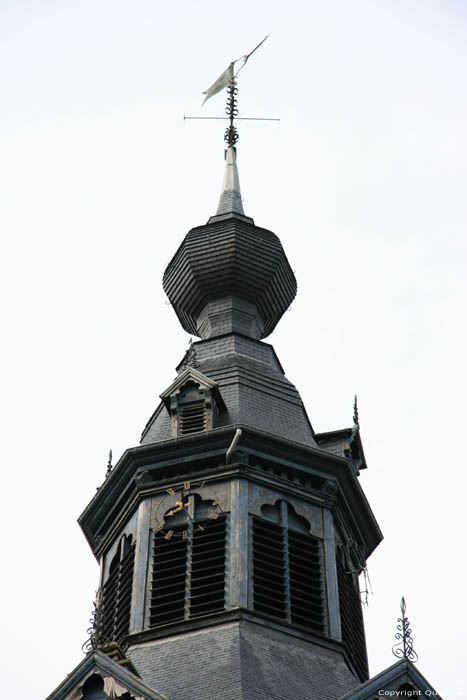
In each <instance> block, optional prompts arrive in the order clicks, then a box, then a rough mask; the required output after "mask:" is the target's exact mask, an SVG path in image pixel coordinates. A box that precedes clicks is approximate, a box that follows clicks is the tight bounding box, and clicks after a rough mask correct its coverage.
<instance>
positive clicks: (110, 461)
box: [105, 450, 113, 476]
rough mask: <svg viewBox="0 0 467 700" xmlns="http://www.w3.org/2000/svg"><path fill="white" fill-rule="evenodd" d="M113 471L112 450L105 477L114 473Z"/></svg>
mask: <svg viewBox="0 0 467 700" xmlns="http://www.w3.org/2000/svg"><path fill="white" fill-rule="evenodd" d="M112 469H113V465H112V450H109V459H108V461H107V471H106V472H105V475H106V476H109V474H110V472H111V471H112Z"/></svg>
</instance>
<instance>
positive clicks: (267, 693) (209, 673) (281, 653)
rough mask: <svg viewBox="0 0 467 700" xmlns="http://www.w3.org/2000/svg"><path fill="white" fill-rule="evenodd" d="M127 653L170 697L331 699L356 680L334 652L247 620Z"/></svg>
mask: <svg viewBox="0 0 467 700" xmlns="http://www.w3.org/2000/svg"><path fill="white" fill-rule="evenodd" d="M127 654H128V656H129V658H130V659H131V660H132V662H133V663H134V665H135V667H136V668H137V669H138V672H139V673H140V675H141V677H142V678H143V679H144V681H145V682H146V683H148V684H149V685H151V686H153V687H156V688H158V689H159V690H160V692H163V693H165V694H166V695H168V696H169V697H170V698H171V700H207V698H209V700H218V699H219V700H220V699H221V698H222V700H298V699H300V698H306V700H337V698H339V697H340V696H341V695H342V694H343V693H345V692H347V691H349V690H350V689H352V688H355V687H356V686H357V685H358V684H359V681H358V680H357V679H356V678H355V676H353V674H352V673H351V671H350V670H349V669H348V667H347V666H346V664H345V662H344V660H343V659H342V657H341V656H340V654H338V653H337V652H335V651H333V650H331V649H326V648H324V647H318V646H316V645H314V644H310V643H309V642H305V641H303V640H300V639H291V638H290V637H289V635H287V634H284V633H281V632H276V631H274V630H270V629H268V628H265V627H263V626H261V625H255V624H253V623H250V622H247V621H241V622H235V623H231V624H228V625H224V626H222V627H217V628H212V627H211V628H209V629H208V630H199V631H197V632H192V633H189V634H185V635H179V636H177V637H169V638H166V639H162V640H159V641H157V642H155V641H153V642H147V643H145V644H141V645H139V646H135V647H131V648H130V649H129V650H128V652H127Z"/></svg>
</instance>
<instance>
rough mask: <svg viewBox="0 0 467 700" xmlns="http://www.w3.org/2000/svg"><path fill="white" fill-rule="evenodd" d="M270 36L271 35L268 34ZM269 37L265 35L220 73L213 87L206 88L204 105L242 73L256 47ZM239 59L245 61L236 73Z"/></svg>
mask: <svg viewBox="0 0 467 700" xmlns="http://www.w3.org/2000/svg"><path fill="white" fill-rule="evenodd" d="M268 36H269V35H268ZM267 38H268V37H267V36H265V37H264V39H263V41H260V43H259V44H258V46H255V48H254V49H253V51H250V53H248V54H245V55H244V56H240V58H237V60H236V61H232V63H231V64H230V65H229V67H228V68H226V70H225V71H224V72H223V73H222V75H220V76H219V77H218V78H217V80H216V81H215V82H214V83H213V84H212V85H211V87H209V88H208V89H207V90H204V92H203V93H202V94H203V95H206V97H205V98H204V100H203V105H204V103H205V102H206V100H209V98H210V97H213V95H217V93H218V92H220V91H221V90H223V89H224V88H225V87H227V85H231V84H232V83H233V82H234V81H235V78H236V77H237V75H238V74H239V73H240V71H241V70H242V68H243V66H244V65H245V63H246V62H247V61H248V59H249V58H250V56H251V54H252V53H254V52H255V51H256V49H259V47H260V46H261V44H264V42H265V41H266V39H267ZM238 61H243V63H242V65H241V66H240V68H239V69H238V71H237V72H236V73H234V65H235V64H236V63H238ZM203 105H201V106H203Z"/></svg>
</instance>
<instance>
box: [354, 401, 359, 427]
mask: <svg viewBox="0 0 467 700" xmlns="http://www.w3.org/2000/svg"><path fill="white" fill-rule="evenodd" d="M353 424H354V426H355V427H356V428H360V420H359V417H358V405H357V394H355V397H354V402H353Z"/></svg>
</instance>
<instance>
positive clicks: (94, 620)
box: [81, 590, 111, 654]
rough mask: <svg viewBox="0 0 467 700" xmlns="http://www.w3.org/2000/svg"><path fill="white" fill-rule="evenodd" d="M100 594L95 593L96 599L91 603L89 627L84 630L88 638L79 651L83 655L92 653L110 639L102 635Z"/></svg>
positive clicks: (98, 592)
mask: <svg viewBox="0 0 467 700" xmlns="http://www.w3.org/2000/svg"><path fill="white" fill-rule="evenodd" d="M101 603H102V594H101V592H100V590H99V591H96V597H95V599H94V603H93V606H94V607H93V611H92V614H91V617H90V619H89V627H88V629H87V630H86V632H87V634H88V635H89V637H88V638H87V640H86V641H85V642H84V644H83V646H82V647H81V650H82V651H83V653H84V654H87V653H88V652H90V651H92V650H93V649H98V648H99V647H101V646H102V645H103V644H106V643H108V642H110V641H111V640H110V639H105V635H104V619H103V610H102V605H101Z"/></svg>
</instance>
